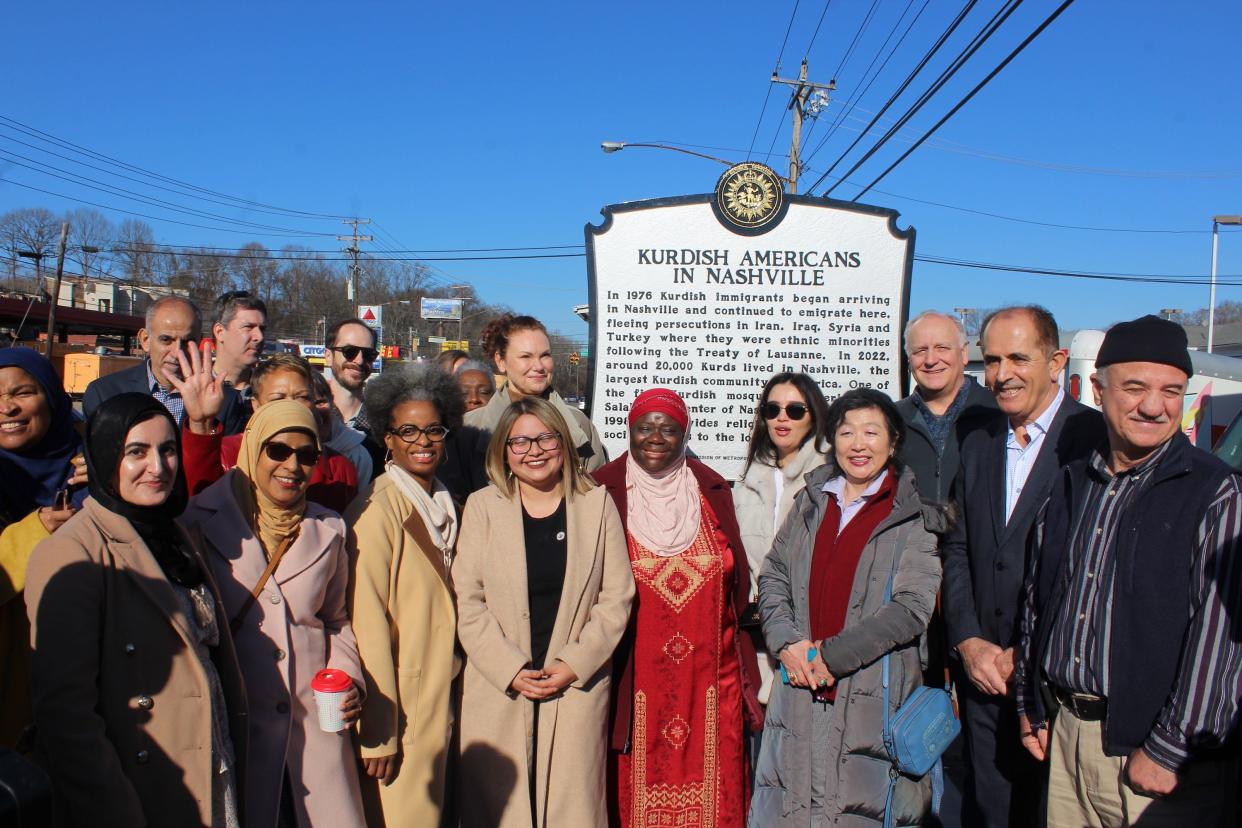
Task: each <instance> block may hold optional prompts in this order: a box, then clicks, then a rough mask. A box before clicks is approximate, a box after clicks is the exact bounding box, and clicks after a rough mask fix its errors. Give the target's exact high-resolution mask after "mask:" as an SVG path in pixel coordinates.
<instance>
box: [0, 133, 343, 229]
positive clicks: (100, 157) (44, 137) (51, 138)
mask: <svg viewBox="0 0 1242 828" xmlns="http://www.w3.org/2000/svg"><path fill="white" fill-rule="evenodd" d="M0 122H4V123H7V124H9V125H10V127H9V128H10V129H14V130H16V131H18V132H21V133H23V134H25V135H28V136H30V137H32V138H35V139H36V140H40V141H45V142H47V143H50V144H53V145H54V146H58V147H61V148H62V149H67V150H69V151H71V152H77V153H80V154H82V155H85V156H87V157H89V158H94V159H95V160H97V161H103V162H104V163H108V164H112V165H115V166H117V167H120V168H122V169H126V170H129V171H131V172H136V173H139V174H141V175H146V176H150V177H152V178H155V179H158V180H160V181H164V182H166V183H169V184H176V185H179V186H181V187H186V188H189V189H191V190H195V191H197V192H200V193H205V194H207V195H212V196H218V197H220V198H226V199H228V200H230V201H234V202H237V203H239V204H244V205H249V206H251V207H263V208H267V209H269V210H279V211H281V212H284V213H289V214H292V215H300V216H306V217H308V218H321V219H342V218H349V216H337V215H332V214H330V213H316V212H311V211H307V210H295V209H292V208H288V207H279V206H276V205H272V204H264V203H263V202H261V201H253V200H251V199H248V198H241V197H240V196H233V195H229V194H228V193H222V192H218V191H216V190H211V189H208V188H206V187H200V186H198V185H197V184H191V183H189V182H186V181H181V180H179V179H176V178H172V177H170V176H166V175H162V174H160V173H157V172H153V171H151V170H148V169H145V168H143V167H139V166H137V165H136V164H130V163H128V162H126V161H121V160H119V159H117V158H113V157H111V156H108V155H104V154H103V153H100V152H96V151H95V150H92V149H89V148H87V147H84V146H81V145H80V144H75V143H73V142H72V141H68V140H66V139H64V138H58V137H56V136H55V135H52V134H51V133H49V132H44V131H43V130H40V129H36V128H35V127H32V126H30V125H28V124H23V123H22V122H20V121H17V120H15V119H13V118H10V117H8V116H6V115H0Z"/></svg>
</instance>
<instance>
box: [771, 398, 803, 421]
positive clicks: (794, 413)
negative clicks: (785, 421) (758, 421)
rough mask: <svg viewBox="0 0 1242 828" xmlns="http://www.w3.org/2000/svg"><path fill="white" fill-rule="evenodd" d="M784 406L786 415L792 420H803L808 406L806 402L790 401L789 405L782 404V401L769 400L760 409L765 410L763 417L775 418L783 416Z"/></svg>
mask: <svg viewBox="0 0 1242 828" xmlns="http://www.w3.org/2000/svg"><path fill="white" fill-rule="evenodd" d="M782 408H783V409H784V411H785V416H786V417H788V418H789V419H791V420H801V419H802V418H803V417H805V416H806V412H807V407H806V405H805V404H804V403H790V404H789V405H786V406H782V405H781V404H780V403H774V402H769V403H764V404H763V408H761V409H760V410H761V411H762V412H763V419H765V420H775V419H776V418H777V417H779V416H781V410H782Z"/></svg>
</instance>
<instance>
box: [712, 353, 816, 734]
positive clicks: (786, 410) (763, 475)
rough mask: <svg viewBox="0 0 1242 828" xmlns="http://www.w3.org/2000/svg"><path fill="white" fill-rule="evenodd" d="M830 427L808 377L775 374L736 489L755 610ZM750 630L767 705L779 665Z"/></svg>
mask: <svg viewBox="0 0 1242 828" xmlns="http://www.w3.org/2000/svg"><path fill="white" fill-rule="evenodd" d="M827 425H828V405H827V404H826V403H825V402H824V395H823V394H822V393H820V390H819V386H817V385H816V384H815V380H813V379H811V378H810V377H809V376H807V375H806V374H795V373H783V374H777V375H775V376H774V377H772V378H771V379H770V380H768V381H767V383H766V384H765V385H764V386H763V391H762V393H760V394H759V406H758V408H757V409H756V411H755V422H754V425H753V426H752V427H751V432H750V446H749V448H748V449H747V451H746V465H745V466H743V467H742V479H741V480H739V481H738V482H737V483H736V484H734V486H733V508H734V510H735V511H736V512H737V524H738V527H739V528H740V529H741V531H742V543H743V544H744V545H745V546H746V560H747V562H748V563H749V564H750V600H751V603H752V606H753V605H754V602H755V601H756V600H757V599H758V596H759V570H760V569H762V568H763V560H764V558H766V557H767V556H768V550H769V549H771V548H772V538H774V537H775V536H776V531H777V530H778V529H780V527H781V524H782V523H783V522H784V521H785V516H786V515H787V514H789V507H790V506H792V505H793V502H794V497H796V496H797V494H798V492H800V491H802V488H803V486H805V485H806V475H807V474H808V473H810V472H811V471H814V470H815V469H817V468H819V467H820V466H822V465H824V463H826V462H827V460H828V457H827V454H826V452H827V451H829V450H830V449H831V446H830V445H829V442H830V441H829V439H828V434H827V432H826V431H825V429H826V428H827ZM755 615H756V613H750V612H748V614H747V621H748V622H750V621H752V620H757V619H755V617H754V616H755ZM747 631H748V632H750V633H751V634H752V637H753V638H754V639H755V649H756V650H757V651H758V653H759V674H760V676H762V678H763V685H762V686H761V687H760V688H759V701H760V702H761V703H763V704H767V703H768V695H769V694H770V693H771V692H772V676H773V675H774V673H775V671H776V670H777V669H778V668H779V666H780V665H779V662H778V661H777V660H776V659H775V658H774V657H773V656H772V655H770V654H769V653H768V652H767V651H766V650H765V649H764V647H763V642H762V635H761V634H760V631H759V630H758V628H757V625H756V626H748V627H747ZM752 755H753V753H752Z"/></svg>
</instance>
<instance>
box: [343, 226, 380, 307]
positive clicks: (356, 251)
mask: <svg viewBox="0 0 1242 828" xmlns="http://www.w3.org/2000/svg"><path fill="white" fill-rule="evenodd" d="M370 223H371V220H370V219H358V218H355V219H341V224H352V225H353V226H354V232H353V235H350V236H337V237H336V240H337V241H347V242H349V247H346V248H345V252H346V253H348V254H349V258H350V259H351V260H352V261H351V262H350V265H349V278H348V279H347V280H346V282H345V297H346V298H347V299H348V300H349V303H350V305H353V303H354V297H355V296H356V295H357V291H358V276H359V275H360V274H361V273H362V267H361V265H359V264H358V257H359V256H360V255H362V250H361V249H360V248H359V247H358V242H363V241H371V238H372V237H371V236H359V235H358V225H360V224H370Z"/></svg>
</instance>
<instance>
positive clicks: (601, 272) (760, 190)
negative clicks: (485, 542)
mask: <svg viewBox="0 0 1242 828" xmlns="http://www.w3.org/2000/svg"><path fill="white" fill-rule="evenodd" d="M740 168H746V169H744V170H742V169H740ZM756 168H757V171H756ZM764 171H766V172H764ZM769 174H770V175H769ZM731 176H732V178H730V177H731ZM760 176H768V177H767V178H766V180H765V179H764V178H762V177H760ZM602 212H603V215H604V221H603V223H602V224H600V225H598V226H596V225H590V224H588V225H587V227H586V242H587V254H588V268H589V289H590V302H591V313H590V325H591V333H590V340H591V344H590V348H589V349H588V351H589V357H588V362H589V369H590V370H589V373H590V377H591V380H590V388H591V397H590V406H591V407H590V414H591V419H592V422H593V423H594V424H595V426H596V428H597V429H598V430H599V433H600V436H601V438H602V439H603V442H604V445H605V447H606V448H607V449H608V453H609V455H610V456H612V457H617V456H620V455H621V454H623V453H624V452H625V451H626V450H627V448H628V434H627V424H626V414H627V412H628V411H629V407H630V404H631V402H632V401H633V399H634V397H635V396H636V395H637V394H639V393H641V392H642V391H644V390H646V389H648V388H654V387H661V386H662V387H667V388H672V389H673V390H675V391H677V392H678V393H679V394H681V396H682V397H683V398H684V399H685V401H686V404H687V406H688V407H689V409H690V415H691V419H692V424H691V433H690V441H689V447H690V449H691V450H692V451H693V452H694V453H695V455H696V456H697V457H698V458H699V459H700V460H702V461H703V462H705V463H707V464H708V465H710V466H712V467H713V468H714V469H715V470H716V471H718V472H719V473H721V474H722V475H724V476H725V477H727V478H731V479H736V478H738V477H740V475H741V470H742V467H743V465H744V463H745V457H746V449H747V445H748V440H749V435H750V429H751V427H752V424H753V422H754V418H755V410H756V405H757V403H758V398H759V394H760V392H761V391H762V389H763V386H764V384H765V383H766V382H767V380H768V379H769V378H770V377H771V376H772V375H773V374H776V373H779V372H784V371H791V372H803V373H806V374H809V375H810V376H811V377H812V378H814V379H815V381H816V382H817V383H818V384H819V387H820V389H821V390H822V391H823V393H824V396H825V397H826V398H828V399H829V400H831V399H833V398H835V397H837V396H839V395H840V394H841V393H843V392H845V391H846V390H848V389H850V388H856V387H861V386H869V387H872V388H877V389H879V390H881V391H884V392H886V393H888V394H889V395H890V396H892V397H893V398H894V399H896V398H899V397H900V396H901V394H902V390H903V389H902V382H903V377H904V373H905V372H904V369H903V368H902V365H903V355H902V348H901V336H902V331H903V328H904V326H905V321H906V317H907V310H908V309H907V302H908V296H909V283H910V267H911V262H912V259H913V255H914V235H915V234H914V230H913V229H906V230H899V229H898V228H897V223H896V220H897V215H898V214H897V213H896V212H895V211H893V210H888V209H883V208H877V207H869V206H865V205H859V204H854V203H852V202H838V201H834V200H830V199H824V198H818V197H813V196H798V195H788V194H786V193H784V192H783V186H782V184H781V181H780V178H779V177H778V176H776V174H775V173H773V172H772V171H771V170H770V169H768V168H767V167H764V166H763V165H759V164H741V165H738V166H736V167H732V168H730V169H729V170H728V171H726V172H725V174H724V175H723V176H722V177H721V180H720V182H719V184H718V186H717V191H716V193H712V194H704V195H692V196H680V197H674V198H663V199H654V200H650V201H639V202H630V203H626V204H618V205H612V206H609V207H605V208H604V209H603V211H602Z"/></svg>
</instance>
